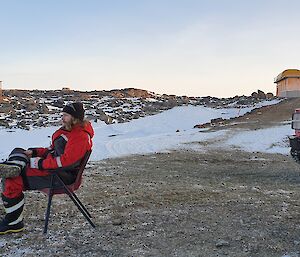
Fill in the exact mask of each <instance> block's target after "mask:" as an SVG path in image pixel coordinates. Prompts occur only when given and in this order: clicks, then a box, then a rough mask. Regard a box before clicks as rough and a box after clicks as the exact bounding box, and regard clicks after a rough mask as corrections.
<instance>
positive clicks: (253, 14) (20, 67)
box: [0, 0, 300, 97]
mask: <svg viewBox="0 0 300 257" xmlns="http://www.w3.org/2000/svg"><path fill="white" fill-rule="evenodd" d="M0 7H1V14H0V32H1V34H0V35H1V41H0V56H1V58H0V80H2V81H3V87H4V88H22V89H57V88H62V87H71V88H73V89H77V90H102V89H106V90H109V89H114V88H124V87H136V88H143V89H147V90H150V91H154V92H156V93H167V94H177V95H188V96H205V95H211V96H218V97H227V96H234V95H242V94H246V95H250V94H251V93H252V92H253V91H256V90H257V89H261V90H264V91H265V92H273V93H275V84H274V83H273V79H274V77H275V76H277V75H278V74H279V73H280V72H281V71H283V70H284V69H288V68H296V69H300V51H299V49H298V48H299V45H300V33H299V30H300V26H299V25H300V22H299V20H300V15H299V13H300V12H299V10H300V1H296V0H292V1H289V0H285V1H284V0H281V1H279V0H260V1H259V0H252V1H250V0H247V1H246V0H206V1H204V0H198V1H196V0H195V1H192V0H181V1H179V0H172V1H171V0H160V1H157V0H148V1H146V0H127V1H126V0H123V1H121V0H118V1H113V0H111V1H109V0H106V1H101V0H98V1H96V0H94V1H92V0H82V1H79V0H51V1H50V0H48V1H47V0H42V1H41V0H26V1H24V0H10V1H5V0H0Z"/></svg>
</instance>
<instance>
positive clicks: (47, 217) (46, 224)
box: [43, 192, 52, 234]
mask: <svg viewBox="0 0 300 257" xmlns="http://www.w3.org/2000/svg"><path fill="white" fill-rule="evenodd" d="M51 202H52V192H51V193H49V196H48V206H47V210H46V215H45V226H44V232H43V233H44V234H47V229H48V223H49V216H50V208H51Z"/></svg>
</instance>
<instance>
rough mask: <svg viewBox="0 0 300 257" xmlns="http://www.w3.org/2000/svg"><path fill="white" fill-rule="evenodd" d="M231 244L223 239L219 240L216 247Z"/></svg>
mask: <svg viewBox="0 0 300 257" xmlns="http://www.w3.org/2000/svg"><path fill="white" fill-rule="evenodd" d="M229 245H230V244H229V242H228V241H226V240H223V239H219V240H218V241H217V243H216V247H223V246H229Z"/></svg>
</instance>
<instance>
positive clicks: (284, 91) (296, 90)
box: [274, 69, 300, 97]
mask: <svg viewBox="0 0 300 257" xmlns="http://www.w3.org/2000/svg"><path fill="white" fill-rule="evenodd" d="M274 83H276V84H277V86H276V96H279V97H300V70H296V69H288V70H285V71H283V72H281V73H280V74H279V75H278V76H277V77H276V78H275V79H274Z"/></svg>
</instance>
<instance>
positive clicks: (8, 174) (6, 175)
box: [0, 102, 94, 234]
mask: <svg viewBox="0 0 300 257" xmlns="http://www.w3.org/2000/svg"><path fill="white" fill-rule="evenodd" d="M93 136H94V130H93V128H92V126H91V123H90V122H88V121H86V120H84V108H83V105H82V103H79V102H75V103H70V104H68V105H66V106H65V107H64V108H63V110H62V127H61V128H60V129H58V130H57V131H56V132H55V133H54V134H53V135H52V144H51V146H50V147H48V148H29V149H28V150H24V149H22V148H15V149H14V150H13V151H12V152H11V154H10V155H9V157H8V159H7V160H6V161H5V162H4V163H2V164H0V177H2V182H3V185H2V189H3V192H2V195H1V196H2V200H3V205H4V208H5V212H6V215H5V217H4V219H3V220H2V222H1V223H0V234H6V233H14V232H20V231H22V230H24V223H23V216H22V212H23V207H24V194H23V191H25V190H37V189H41V188H46V187H48V186H49V185H50V178H51V172H50V170H52V171H54V172H57V174H59V176H60V177H61V179H62V180H63V181H64V183H66V184H71V183H73V182H74V181H75V179H76V175H77V173H76V172H77V171H78V167H79V165H80V162H81V159H82V158H83V157H84V155H85V153H86V152H87V151H89V150H91V148H92V137H93Z"/></svg>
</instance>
